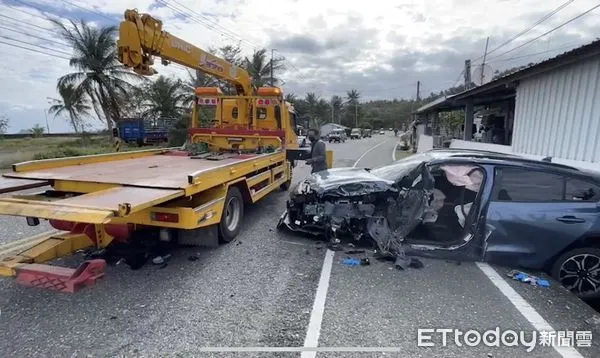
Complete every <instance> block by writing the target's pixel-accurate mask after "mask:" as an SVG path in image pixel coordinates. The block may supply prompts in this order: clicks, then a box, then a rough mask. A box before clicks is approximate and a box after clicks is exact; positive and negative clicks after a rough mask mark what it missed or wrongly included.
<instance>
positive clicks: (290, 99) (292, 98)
mask: <svg viewBox="0 0 600 358" xmlns="http://www.w3.org/2000/svg"><path fill="white" fill-rule="evenodd" d="M296 100H297V98H296V95H295V94H294V93H291V92H290V93H288V94H286V95H285V101H286V102H289V103H291V104H294V103H295V102H296Z"/></svg>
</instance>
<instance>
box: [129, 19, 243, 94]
mask: <svg viewBox="0 0 600 358" xmlns="http://www.w3.org/2000/svg"><path fill="white" fill-rule="evenodd" d="M117 46H118V53H119V61H120V62H121V63H123V64H124V65H125V66H126V67H131V68H133V70H134V71H135V72H136V73H139V74H141V75H146V76H149V75H153V74H155V73H156V70H155V69H154V68H152V65H154V60H153V56H159V57H161V58H162V59H163V61H172V62H175V63H178V64H180V65H183V66H186V67H189V68H193V69H195V70H200V71H202V72H204V73H207V74H210V75H212V76H215V77H217V78H219V79H222V80H225V81H227V82H229V83H232V84H233V85H234V86H235V88H236V92H237V94H238V95H244V96H251V95H253V94H254V88H253V86H252V78H251V77H250V74H249V73H248V71H246V70H245V69H243V68H241V67H238V66H235V65H234V64H231V63H229V62H227V61H225V60H223V59H221V58H218V57H215V56H213V55H212V54H210V53H208V52H206V51H203V50H202V49H200V48H198V47H196V46H194V45H192V44H190V43H189V42H186V41H183V40H182V39H180V38H178V37H175V36H173V35H171V34H170V33H168V32H167V31H162V21H160V20H157V19H155V18H153V17H152V16H150V15H148V14H141V15H140V14H139V13H138V12H137V11H136V10H127V11H125V20H124V21H122V22H121V26H120V28H119V39H118V41H117Z"/></svg>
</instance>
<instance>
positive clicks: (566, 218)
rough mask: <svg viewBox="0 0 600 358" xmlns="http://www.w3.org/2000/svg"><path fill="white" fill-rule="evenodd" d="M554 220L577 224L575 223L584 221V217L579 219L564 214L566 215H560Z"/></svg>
mask: <svg viewBox="0 0 600 358" xmlns="http://www.w3.org/2000/svg"><path fill="white" fill-rule="evenodd" d="M556 220H558V221H562V222H564V223H567V224H577V223H584V222H585V219H581V218H578V217H575V216H572V215H566V216H561V217H559V218H556Z"/></svg>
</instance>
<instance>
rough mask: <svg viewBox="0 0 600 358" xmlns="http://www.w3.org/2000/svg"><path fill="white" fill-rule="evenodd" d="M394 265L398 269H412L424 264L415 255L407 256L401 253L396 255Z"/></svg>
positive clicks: (419, 267) (421, 266)
mask: <svg viewBox="0 0 600 358" xmlns="http://www.w3.org/2000/svg"><path fill="white" fill-rule="evenodd" d="M394 266H395V267H396V268H397V269H398V270H406V269H408V268H409V267H410V268H414V269H421V268H423V267H425V265H423V262H421V260H419V259H417V258H416V257H409V256H402V255H398V256H397V257H396V261H395V262H394Z"/></svg>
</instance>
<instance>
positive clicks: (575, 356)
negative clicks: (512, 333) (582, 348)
mask: <svg viewBox="0 0 600 358" xmlns="http://www.w3.org/2000/svg"><path fill="white" fill-rule="evenodd" d="M476 265H477V267H479V269H480V270H481V271H483V273H484V274H485V275H486V276H487V277H488V278H489V279H490V281H492V283H493V284H494V285H495V286H496V287H498V289H499V290H500V292H502V293H503V294H504V296H506V298H508V300H509V301H510V302H511V303H512V304H513V306H515V308H516V309H517V310H518V311H519V312H520V313H521V314H522V315H523V316H524V317H525V318H526V319H527V320H528V321H529V323H531V325H533V328H535V329H536V330H537V331H554V328H552V326H551V325H550V324H549V323H548V322H547V321H546V320H545V319H544V317H542V316H541V315H540V314H539V313H538V312H537V311H536V310H535V308H533V307H532V306H531V305H530V304H529V303H528V302H527V301H525V299H524V298H523V297H521V295H519V294H518V293H517V291H515V290H514V289H513V288H512V287H510V285H509V284H508V283H507V282H506V281H505V280H504V278H502V276H500V275H499V274H498V273H497V272H496V270H494V269H493V268H492V267H491V266H490V265H488V264H486V263H482V262H476ZM553 348H554V350H555V351H556V352H558V354H560V355H561V356H562V357H569V358H571V357H572V358H579V357H581V358H583V356H582V355H581V354H580V353H579V352H578V351H577V350H576V349H575V348H573V347H557V346H556V345H554V346H553Z"/></svg>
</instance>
